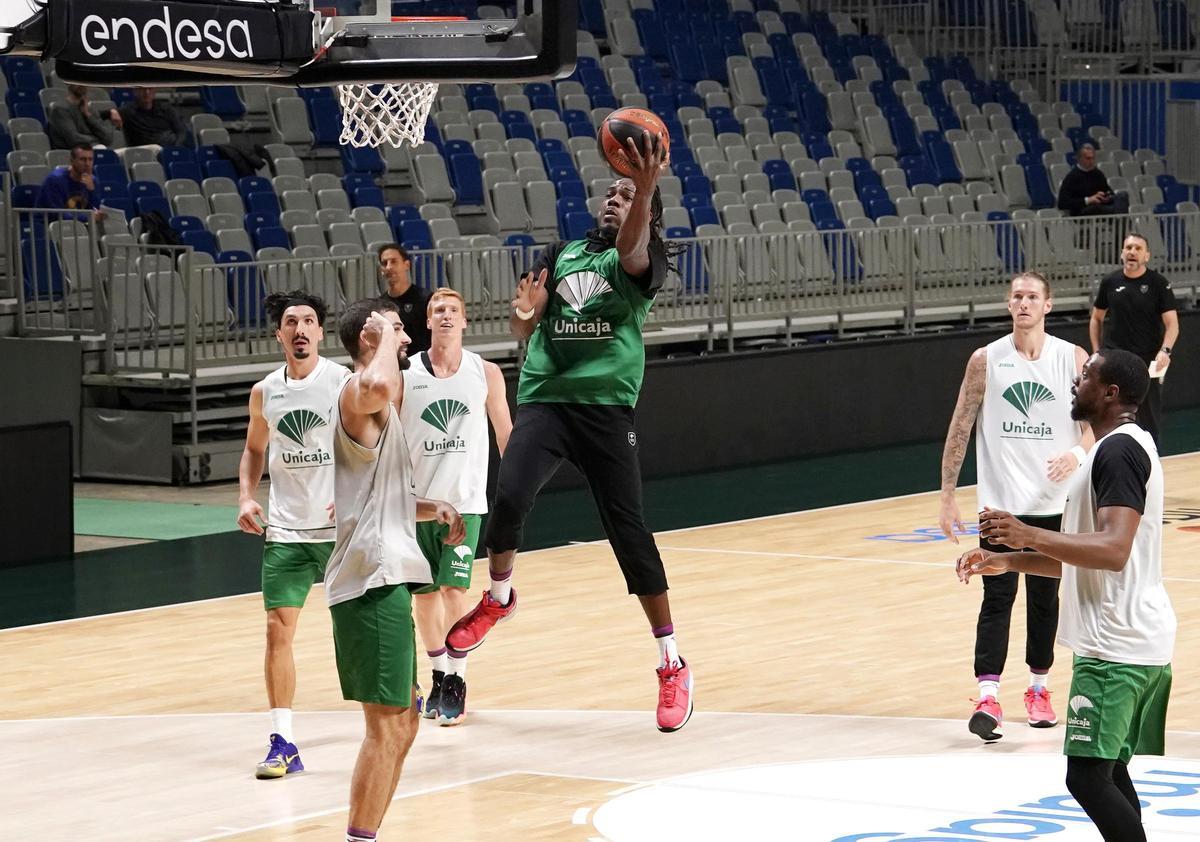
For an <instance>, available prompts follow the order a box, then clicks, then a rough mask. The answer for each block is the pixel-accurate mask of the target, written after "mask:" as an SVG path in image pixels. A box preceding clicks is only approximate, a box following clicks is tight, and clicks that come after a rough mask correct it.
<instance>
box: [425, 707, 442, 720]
mask: <svg viewBox="0 0 1200 842" xmlns="http://www.w3.org/2000/svg"><path fill="white" fill-rule="evenodd" d="M440 714H441V711H439V710H438V709H437V708H426V709H425V712H424V713H422V714H421V718H422V719H437V718H438V716H439V715H440Z"/></svg>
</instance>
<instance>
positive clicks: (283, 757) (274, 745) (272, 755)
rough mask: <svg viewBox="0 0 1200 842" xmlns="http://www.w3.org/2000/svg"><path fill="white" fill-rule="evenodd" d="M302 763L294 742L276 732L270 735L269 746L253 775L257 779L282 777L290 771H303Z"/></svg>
mask: <svg viewBox="0 0 1200 842" xmlns="http://www.w3.org/2000/svg"><path fill="white" fill-rule="evenodd" d="M303 771H304V764H303V763H301V762H300V751H299V749H297V748H296V746H295V744H294V743H289V742H288V741H287V740H285V739H284V738H283V737H281V736H279V735H278V734H272V735H271V748H270V750H269V751H268V752H267V757H266V759H265V760H263V762H262V763H259V764H258V766H257V767H256V768H255V770H254V777H256V778H258V779H259V780H266V779H267V778H282V777H283V776H284V775H288V774H291V773H292V772H303Z"/></svg>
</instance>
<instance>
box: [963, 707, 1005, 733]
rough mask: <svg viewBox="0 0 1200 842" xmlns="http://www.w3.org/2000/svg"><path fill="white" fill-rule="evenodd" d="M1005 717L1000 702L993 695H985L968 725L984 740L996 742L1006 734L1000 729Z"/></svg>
mask: <svg viewBox="0 0 1200 842" xmlns="http://www.w3.org/2000/svg"><path fill="white" fill-rule="evenodd" d="M1003 719H1004V715H1003V714H1002V713H1001V711H1000V703H999V702H997V701H996V700H995V699H993V698H992V697H991V696H984V697H983V698H982V699H980V700H979V701H978V702H977V703H976V705H975V712H974V713H973V714H971V719H970V721H969V722H967V727H968V728H970V729H971V733H972V734H975V735H976V736H978V737H979V738H980V739H981V740H983V741H984V742H989V743H990V742H995V741H996V740H998V739H1000V738H1001V737H1003V736H1004V734H1003V732H1002V731H1001V730H1000V726H1001V725H1002V723H1003Z"/></svg>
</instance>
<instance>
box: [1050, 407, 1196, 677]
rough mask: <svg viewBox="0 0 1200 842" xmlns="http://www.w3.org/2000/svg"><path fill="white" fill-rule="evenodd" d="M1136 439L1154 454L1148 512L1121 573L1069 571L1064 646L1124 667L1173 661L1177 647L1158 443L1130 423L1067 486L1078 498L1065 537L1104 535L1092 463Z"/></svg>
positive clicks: (1066, 518) (1071, 503)
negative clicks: (1123, 439) (1166, 580)
mask: <svg viewBox="0 0 1200 842" xmlns="http://www.w3.org/2000/svg"><path fill="white" fill-rule="evenodd" d="M1122 435H1124V436H1131V437H1132V438H1133V440H1134V441H1136V442H1137V443H1138V444H1139V445H1141V447H1142V449H1143V450H1145V451H1146V455H1147V456H1149V457H1150V478H1149V479H1148V480H1147V481H1146V508H1145V510H1144V511H1143V512H1142V517H1141V520H1140V521H1139V522H1138V527H1137V532H1136V533H1135V534H1134V537H1133V546H1132V547H1131V548H1130V550H1129V560H1128V561H1126V562H1125V567H1124V568H1123V569H1122V570H1121V571H1120V572H1115V571H1111V570H1086V569H1084V568H1082V567H1075V566H1073V565H1070V564H1064V565H1063V566H1062V612H1061V615H1060V617H1059V622H1058V642H1059V643H1061V644H1062V645H1063V646H1066V647H1067V648H1069V649H1070V650H1071V651H1072V652H1074V653H1075V654H1076V655H1082V656H1083V657H1085V658H1100V659H1101V660H1105V661H1114V662H1116V663H1118V664H1139V665H1142V666H1159V665H1162V664H1169V663H1170V662H1171V655H1172V653H1173V651H1174V649H1175V626H1176V619H1175V611H1174V609H1173V608H1172V607H1171V599H1170V597H1168V596H1167V589H1166V588H1165V587H1164V586H1163V579H1162V522H1163V472H1162V463H1160V462H1159V461H1158V450H1157V448H1155V446H1154V438H1153V437H1152V436H1151V435H1150V434H1149V433H1148V432H1146V431H1145V430H1143V429H1142V428H1141V427H1139V426H1138V425H1136V424H1122V425H1121V426H1120V427H1117V428H1116V429H1115V430H1113V431H1112V432H1111V433H1109V434H1108V435H1107V436H1105V437H1104V438H1102V439H1100V441H1098V442H1096V446H1095V447H1093V448H1092V449H1091V451H1090V452H1089V453H1088V458H1087V459H1085V460H1084V462H1083V464H1082V465H1081V466H1080V468H1079V470H1078V471H1076V472H1075V474H1074V476H1072V478H1071V479H1070V480H1068V481H1067V485H1069V486H1070V490H1071V493H1070V497H1069V499H1068V500H1067V508H1066V511H1065V512H1064V513H1063V532H1071V533H1074V534H1079V533H1083V532H1095V531H1096V498H1095V487H1094V486H1093V485H1092V463H1093V461H1094V460H1095V456H1096V453H1097V452H1099V450H1100V446H1101V445H1102V444H1103V443H1104V442H1106V441H1108V440H1109V439H1112V438H1113V437H1115V436H1122Z"/></svg>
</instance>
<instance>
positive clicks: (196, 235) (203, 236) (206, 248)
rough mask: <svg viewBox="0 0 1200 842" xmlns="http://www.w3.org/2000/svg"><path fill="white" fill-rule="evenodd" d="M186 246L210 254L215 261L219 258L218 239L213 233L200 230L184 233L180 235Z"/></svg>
mask: <svg viewBox="0 0 1200 842" xmlns="http://www.w3.org/2000/svg"><path fill="white" fill-rule="evenodd" d="M180 239H182V240H183V244H184V245H185V246H191V247H192V248H194V249H195V250H196V251H202V252H204V253H205V254H210V255H212V256H213V258H214V259H215V258H216V256H217V251H218V249H217V238H216V236H215V235H214V234H213V232H211V231H206V230H204V229H200V230H199V231H196V230H191V231H184V232H183V233H182V234H181V235H180Z"/></svg>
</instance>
